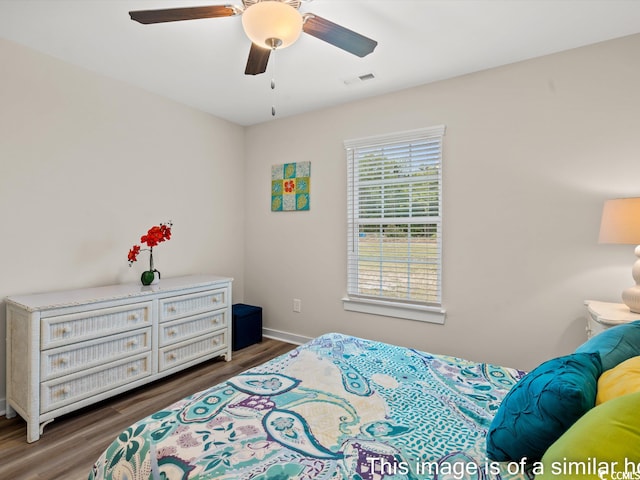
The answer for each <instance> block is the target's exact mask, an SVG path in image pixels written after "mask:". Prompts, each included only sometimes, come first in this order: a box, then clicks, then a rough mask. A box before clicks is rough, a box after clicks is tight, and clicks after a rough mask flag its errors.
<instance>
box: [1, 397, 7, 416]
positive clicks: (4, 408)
mask: <svg viewBox="0 0 640 480" xmlns="http://www.w3.org/2000/svg"><path fill="white" fill-rule="evenodd" d="M6 414H7V400H6V399H5V398H0V417H4V416H5V415H6Z"/></svg>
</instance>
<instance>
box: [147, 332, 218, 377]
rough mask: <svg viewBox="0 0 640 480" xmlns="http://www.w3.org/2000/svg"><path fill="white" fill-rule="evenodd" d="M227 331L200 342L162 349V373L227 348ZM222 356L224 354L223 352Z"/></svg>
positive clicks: (183, 343)
mask: <svg viewBox="0 0 640 480" xmlns="http://www.w3.org/2000/svg"><path fill="white" fill-rule="evenodd" d="M228 341H229V339H228V338H227V331H226V330H223V331H221V332H219V333H215V334H212V335H208V336H206V337H204V338H200V339H198V340H193V341H188V342H182V343H180V344H177V345H171V346H169V347H164V348H161V349H160V364H159V366H158V369H159V370H160V371H163V370H168V369H170V368H173V367H175V366H177V365H180V364H182V363H187V362H190V361H192V360H196V359H198V358H200V357H203V356H205V355H208V354H211V353H215V352H216V351H217V350H222V349H224V348H226V347H227V342H228ZM221 354H222V352H221Z"/></svg>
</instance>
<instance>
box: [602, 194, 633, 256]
mask: <svg viewBox="0 0 640 480" xmlns="http://www.w3.org/2000/svg"><path fill="white" fill-rule="evenodd" d="M598 240H599V242H600V243H623V244H631V245H640V198H638V197H636V198H616V199H614V200H607V201H606V202H605V203H604V208H603V209H602V221H601V223H600V237H599V239H598Z"/></svg>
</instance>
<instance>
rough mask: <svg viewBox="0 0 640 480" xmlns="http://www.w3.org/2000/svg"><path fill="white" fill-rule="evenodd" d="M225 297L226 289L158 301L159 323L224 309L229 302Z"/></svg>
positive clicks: (226, 294) (226, 295)
mask: <svg viewBox="0 0 640 480" xmlns="http://www.w3.org/2000/svg"><path fill="white" fill-rule="evenodd" d="M227 297H228V289H226V288H220V289H217V290H208V291H206V292H198V293H192V294H189V295H180V296H177V297H169V298H163V299H161V300H160V319H159V320H160V322H165V321H167V320H173V319H176V318H181V317H186V316H188V315H195V314H197V313H203V312H210V311H211V310H214V309H218V308H222V307H226V306H227V305H228V302H229V299H228V298H227Z"/></svg>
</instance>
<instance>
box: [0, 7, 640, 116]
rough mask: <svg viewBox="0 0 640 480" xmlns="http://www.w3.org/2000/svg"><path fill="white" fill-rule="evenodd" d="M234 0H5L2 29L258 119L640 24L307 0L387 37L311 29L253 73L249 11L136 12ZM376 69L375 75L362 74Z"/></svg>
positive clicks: (623, 17)
mask: <svg viewBox="0 0 640 480" xmlns="http://www.w3.org/2000/svg"><path fill="white" fill-rule="evenodd" d="M222 4H235V5H240V4H241V2H240V0H229V1H227V2H226V3H224V2H223V1H220V0H208V1H202V0H0V37H3V38H5V39H8V40H11V41H14V42H16V43H20V44H23V45H26V46H28V47H31V48H33V49H35V50H39V51H41V52H44V53H47V54H49V55H52V56H54V57H57V58H60V59H62V60H65V61H67V62H70V63H72V64H75V65H79V66H82V67H85V68H87V69H89V70H92V71H94V72H98V73H101V74H104V75H106V76H109V77H112V78H116V79H119V80H122V81H124V82H127V83H130V84H133V85H137V86H139V87H142V88H144V89H146V90H149V91H151V92H155V93H157V94H159V95H162V96H165V97H168V98H171V99H173V100H176V101H178V102H181V103H183V104H186V105H189V106H191V107H195V108H197V109H200V110H203V111H205V112H209V113H211V114H213V115H216V116H218V117H221V118H225V119H227V120H230V121H232V122H235V123H238V124H241V125H252V124H256V123H260V122H264V121H268V120H270V119H271V106H272V104H275V106H276V110H277V117H285V116H289V115H294V114H298V113H302V112H306V111H311V110H315V109H319V108H323V107H326V106H330V105H337V104H341V103H345V102H349V101H352V100H356V99H361V98H365V97H370V96H374V95H379V94H382V93H387V92H392V91H396V90H400V89H404V88H407V87H412V86H416V85H421V84H425V83H429V82H434V81H438V80H442V79H446V78H451V77H455V76H458V75H463V74H466V73H471V72H475V71H479V70H483V69H487V68H491V67H496V66H499V65H505V64H509V63H513V62H517V61H520V60H524V59H528V58H532V57H537V56H541V55H546V54H549V53H553V52H558V51H562V50H567V49H570V48H575V47H579V46H583V45H588V44H591V43H596V42H600V41H604V40H608V39H612V38H616V37H622V36H626V35H630V34H634V33H638V32H640V0H439V1H438V0H385V1H381V0H313V1H304V2H303V3H302V6H301V8H300V10H301V11H302V12H313V13H316V14H317V15H319V16H321V17H324V18H327V19H328V20H331V21H333V22H335V23H338V24H340V25H343V26H345V27H348V28H350V29H352V30H355V31H356V32H358V33H361V34H363V35H365V36H368V37H370V38H373V39H375V40H377V41H378V47H377V48H376V50H375V51H374V52H373V53H372V54H371V55H369V56H367V57H364V58H359V57H356V56H353V55H351V54H348V53H346V52H344V51H343V50H340V49H338V48H336V47H334V46H332V45H330V44H328V43H325V42H323V41H321V40H318V39H317V38H314V37H312V36H310V35H306V34H304V33H303V34H302V36H301V37H300V39H299V40H298V42H297V43H295V44H294V45H292V46H291V47H289V48H286V49H284V50H281V51H276V52H275V54H272V56H271V59H270V61H269V68H268V70H267V72H266V73H265V74H263V75H257V76H246V75H244V67H245V64H246V60H247V54H248V52H249V46H250V42H249V40H248V39H247V38H246V37H245V36H244V33H243V31H242V25H241V19H240V18H239V17H227V18H214V19H204V20H190V21H182V22H174V23H164V24H156V25H141V24H139V23H137V22H133V21H132V20H130V19H129V15H128V12H129V10H146V9H155V8H172V7H184V6H198V5H222ZM639 55H640V52H639ZM639 58H640V57H639ZM366 74H373V75H374V76H375V78H374V79H372V80H367V81H361V80H358V77H359V76H362V75H366ZM271 78H275V80H276V89H275V90H274V91H272V90H271V88H270V85H269V84H270V82H271Z"/></svg>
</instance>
